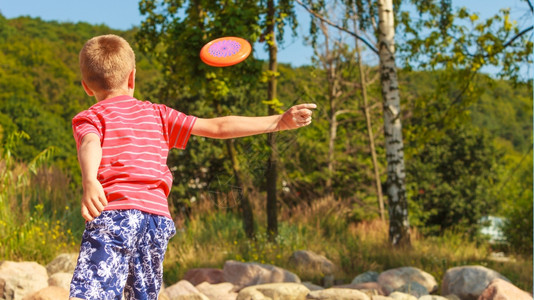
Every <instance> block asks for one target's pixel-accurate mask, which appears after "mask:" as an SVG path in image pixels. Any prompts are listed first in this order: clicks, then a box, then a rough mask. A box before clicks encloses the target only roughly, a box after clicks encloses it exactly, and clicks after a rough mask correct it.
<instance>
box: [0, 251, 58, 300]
mask: <svg viewBox="0 0 534 300" xmlns="http://www.w3.org/2000/svg"><path fill="white" fill-rule="evenodd" d="M47 286H48V273H47V272H46V268H45V267H43V266H41V265H40V264H38V263H36V262H13V261H4V262H2V263H0V299H6V300H11V299H14V300H17V299H22V298H24V297H25V296H27V295H30V294H33V293H35V292H37V291H39V290H41V289H43V288H45V287H47Z"/></svg>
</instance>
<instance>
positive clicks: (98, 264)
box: [70, 35, 316, 300]
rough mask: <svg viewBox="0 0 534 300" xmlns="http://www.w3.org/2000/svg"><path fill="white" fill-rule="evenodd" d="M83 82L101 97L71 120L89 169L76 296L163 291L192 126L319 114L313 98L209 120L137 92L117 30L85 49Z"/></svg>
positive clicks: (236, 126) (276, 126)
mask: <svg viewBox="0 0 534 300" xmlns="http://www.w3.org/2000/svg"><path fill="white" fill-rule="evenodd" d="M80 70H81V74H82V86H83V88H84V90H85V92H86V93H87V94H88V95H89V96H94V97H95V98H96V100H97V103H96V104H95V105H93V106H91V108H89V109H88V110H86V111H83V112H81V113H79V114H78V115H76V116H75V117H74V119H73V120H72V126H73V132H74V138H75V140H76V145H77V149H78V160H79V164H80V169H81V173H82V185H83V196H82V208H81V213H82V216H83V217H84V219H85V220H86V228H85V231H84V234H83V237H82V244H81V249H80V256H79V258H78V264H77V266H76V270H75V272H74V276H73V278H72V282H71V290H70V297H71V299H99V300H102V299H121V298H122V294H123V293H124V296H125V298H126V299H157V297H158V293H159V290H160V287H161V283H162V276H163V270H162V262H163V257H164V255H165V251H166V249H167V243H168V241H169V239H170V238H171V237H172V236H173V235H174V233H175V228H174V223H173V222H172V219H171V216H170V213H169V209H168V206H167V196H168V195H169V191H170V188H171V184H172V175H171V173H170V171H169V169H168V167H167V164H166V161H167V155H168V152H169V150H170V149H172V148H179V149H185V146H186V144H187V141H188V140H189V137H190V135H191V134H194V135H199V136H204V137H210V138H221V139H226V138H235V137H242V136H249V135H254V134H260V133H266V132H274V131H280V130H288V129H295V128H298V127H302V126H306V125H309V124H310V123H311V115H312V111H311V109H313V108H315V107H316V106H315V104H300V105H296V106H293V107H292V108H290V109H289V110H288V111H286V112H285V113H284V114H282V115H276V116H266V117H238V116H227V117H220V118H213V119H202V118H197V117H194V116H188V115H185V114H183V113H181V112H178V111H176V110H174V109H171V108H169V107H167V106H165V105H161V104H153V103H150V102H148V101H139V100H137V99H135V98H133V94H134V87H135V55H134V52H133V50H132V48H131V47H130V45H129V44H128V42H126V40H124V39H123V38H121V37H119V36H116V35H104V36H98V37H94V38H92V39H90V40H89V41H87V43H86V44H85V45H84V47H83V48H82V50H81V51H80Z"/></svg>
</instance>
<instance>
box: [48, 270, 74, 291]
mask: <svg viewBox="0 0 534 300" xmlns="http://www.w3.org/2000/svg"><path fill="white" fill-rule="evenodd" d="M71 280H72V274H71V273H64V272H58V273H54V274H52V275H50V277H48V285H49V286H57V287H60V288H63V289H65V290H67V291H68V290H70V282H71Z"/></svg>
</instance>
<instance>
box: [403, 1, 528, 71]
mask: <svg viewBox="0 0 534 300" xmlns="http://www.w3.org/2000/svg"><path fill="white" fill-rule="evenodd" d="M411 2H412V3H413V4H414V5H415V8H416V13H417V14H418V17H417V18H414V13H413V12H409V11H407V10H405V11H397V15H398V17H397V18H396V20H398V21H399V22H398V23H397V24H398V26H397V32H399V37H400V38H401V39H402V40H403V42H402V43H399V53H400V54H401V55H400V56H401V57H402V60H403V64H404V65H405V66H406V67H410V68H417V69H419V68H423V69H433V70H436V69H448V70H453V69H454V70H464V71H466V72H472V73H477V72H479V71H480V70H481V68H482V67H483V66H494V67H496V68H498V69H499V70H500V71H499V76H502V77H504V78H509V79H512V80H520V81H521V80H524V81H527V80H528V79H527V78H523V77H522V76H524V74H521V68H522V67H523V66H524V65H526V64H531V63H532V45H533V43H532V40H531V38H530V37H529V36H530V34H528V32H529V31H530V30H532V27H528V25H532V23H531V22H530V24H526V25H525V27H524V28H522V27H521V26H520V25H519V24H518V23H517V22H515V21H513V22H512V21H510V11H509V9H501V10H500V11H499V12H496V14H495V15H494V16H493V17H490V18H488V19H485V20H482V19H479V17H478V15H477V14H476V13H474V12H471V11H469V10H468V9H467V8H465V7H459V8H455V9H454V11H453V10H452V9H451V5H450V1H446V0H442V1H439V2H438V1H424V0H412V1H411ZM447 3H448V4H447ZM444 4H445V6H446V9H444V7H443V5H444Z"/></svg>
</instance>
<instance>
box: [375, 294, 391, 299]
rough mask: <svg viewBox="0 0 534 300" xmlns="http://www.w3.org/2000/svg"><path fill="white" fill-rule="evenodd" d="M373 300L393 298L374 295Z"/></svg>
mask: <svg viewBox="0 0 534 300" xmlns="http://www.w3.org/2000/svg"><path fill="white" fill-rule="evenodd" d="M371 300H391V298H389V297H387V296H381V295H373V296H371Z"/></svg>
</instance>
